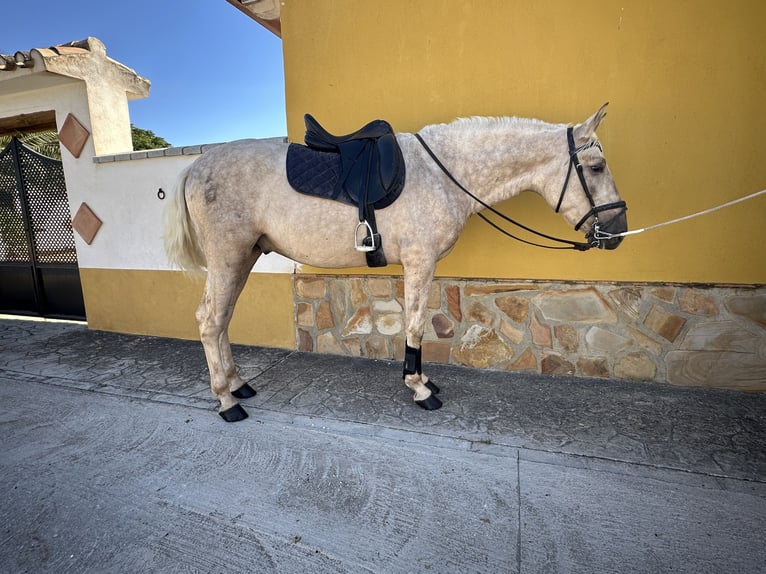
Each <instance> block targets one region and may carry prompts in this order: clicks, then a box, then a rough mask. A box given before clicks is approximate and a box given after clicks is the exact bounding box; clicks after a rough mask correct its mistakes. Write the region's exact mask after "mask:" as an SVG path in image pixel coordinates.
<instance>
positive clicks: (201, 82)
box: [0, 0, 287, 146]
mask: <svg viewBox="0 0 766 574" xmlns="http://www.w3.org/2000/svg"><path fill="white" fill-rule="evenodd" d="M20 9H21V10H22V12H25V13H26V15H25V16H24V17H12V18H10V19H7V18H4V17H2V16H0V53H3V54H13V53H14V52H16V51H17V50H29V49H31V48H45V47H48V46H52V45H54V44H62V43H65V42H70V41H72V40H82V39H84V38H86V37H88V36H95V37H96V38H98V39H99V40H101V41H102V42H103V43H104V45H105V46H106V53H107V56H109V57H110V58H112V59H114V60H117V61H118V62H121V63H122V64H124V65H126V66H128V67H130V68H132V69H134V70H135V71H136V73H138V74H139V75H141V76H143V77H145V78H147V79H149V81H151V83H152V87H151V91H150V92H149V97H148V98H145V99H141V100H133V101H132V102H131V103H130V118H131V121H132V122H133V124H135V125H136V126H138V127H141V128H144V129H149V130H152V131H153V132H155V133H156V134H157V135H159V136H162V137H164V138H165V139H166V140H167V141H168V142H170V143H171V144H172V145H175V146H181V145H193V144H201V143H213V142H221V141H229V140H234V139H241V138H250V137H272V136H283V135H286V133H287V128H286V125H285V97H284V75H283V67H282V41H281V40H280V39H279V38H278V37H277V36H275V35H274V34H272V33H271V32H269V31H268V30H266V29H265V28H263V27H262V26H260V25H259V24H257V23H256V22H255V21H254V20H252V19H250V18H248V17H247V16H246V15H245V14H243V13H241V12H240V11H239V10H237V9H236V8H234V7H233V6H231V5H230V4H229V3H228V2H226V1H225V0H187V1H185V2H179V1H178V0H130V1H128V2H110V1H106V2H99V1H94V0H66V1H62V0H35V2H33V3H31V4H30V5H29V6H27V7H25V8H20ZM29 11H31V13H27V12H29ZM7 15H8V14H6V16H7ZM17 16H18V15H17Z"/></svg>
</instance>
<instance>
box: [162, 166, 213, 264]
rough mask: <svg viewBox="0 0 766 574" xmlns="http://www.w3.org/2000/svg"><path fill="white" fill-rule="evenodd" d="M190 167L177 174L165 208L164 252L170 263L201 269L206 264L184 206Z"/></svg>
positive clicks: (187, 211)
mask: <svg viewBox="0 0 766 574" xmlns="http://www.w3.org/2000/svg"><path fill="white" fill-rule="evenodd" d="M190 168H191V166H189V167H187V168H186V169H184V170H183V171H182V172H181V175H179V176H178V183H177V185H176V189H175V192H174V195H173V197H172V198H171V199H170V202H169V203H168V205H167V207H166V208H165V252H166V253H167V254H168V259H169V260H170V263H171V264H172V265H175V266H177V267H180V268H181V269H185V270H187V271H202V270H203V269H204V268H205V265H206V261H205V255H204V254H203V253H202V250H201V249H200V245H199V241H198V239H197V235H196V234H195V233H194V228H193V227H192V224H191V221H190V220H189V210H188V209H187V207H186V177H187V176H188V174H189V169H190Z"/></svg>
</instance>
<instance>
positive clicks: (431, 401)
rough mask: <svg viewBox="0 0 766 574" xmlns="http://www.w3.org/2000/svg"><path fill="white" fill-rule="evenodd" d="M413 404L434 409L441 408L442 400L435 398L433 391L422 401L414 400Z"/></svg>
mask: <svg viewBox="0 0 766 574" xmlns="http://www.w3.org/2000/svg"><path fill="white" fill-rule="evenodd" d="M415 404H417V405H418V406H419V407H420V408H421V409H425V410H427V411H435V410H436V409H440V408H442V402H441V401H440V400H439V399H437V398H436V395H434V394H433V392H432V393H431V394H430V395H429V396H428V398H426V399H423V400H422V401H415Z"/></svg>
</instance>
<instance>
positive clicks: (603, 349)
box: [585, 327, 631, 355]
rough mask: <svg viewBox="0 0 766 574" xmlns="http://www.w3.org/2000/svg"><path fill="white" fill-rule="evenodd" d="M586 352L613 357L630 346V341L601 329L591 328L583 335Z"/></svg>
mask: <svg viewBox="0 0 766 574" xmlns="http://www.w3.org/2000/svg"><path fill="white" fill-rule="evenodd" d="M585 344H586V346H587V347H588V350H589V351H591V352H592V353H595V354H597V355H600V354H603V355H615V354H617V353H619V352H621V351H624V350H625V349H627V348H628V347H630V346H631V341H630V339H628V338H626V337H623V336H622V335H618V334H617V333H612V332H611V331H607V330H606V329H602V328H601V327H591V328H590V329H588V332H587V333H585Z"/></svg>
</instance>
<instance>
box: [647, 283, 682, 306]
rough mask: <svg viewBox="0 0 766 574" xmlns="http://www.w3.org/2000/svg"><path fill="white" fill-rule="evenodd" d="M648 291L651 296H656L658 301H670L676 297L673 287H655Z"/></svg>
mask: <svg viewBox="0 0 766 574" xmlns="http://www.w3.org/2000/svg"><path fill="white" fill-rule="evenodd" d="M649 292H650V293H651V294H652V296H653V297H656V298H657V299H659V300H660V301H665V302H666V303H672V302H673V301H674V300H675V298H676V288H675V287H667V286H665V287H655V288H654V289H652V290H651V291H649Z"/></svg>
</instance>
